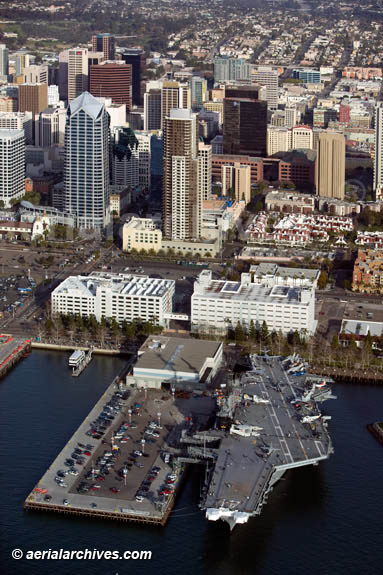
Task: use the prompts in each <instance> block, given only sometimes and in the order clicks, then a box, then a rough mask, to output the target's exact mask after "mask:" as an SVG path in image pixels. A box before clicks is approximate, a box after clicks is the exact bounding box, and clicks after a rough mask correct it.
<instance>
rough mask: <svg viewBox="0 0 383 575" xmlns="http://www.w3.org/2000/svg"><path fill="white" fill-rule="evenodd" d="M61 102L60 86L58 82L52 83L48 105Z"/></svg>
mask: <svg viewBox="0 0 383 575" xmlns="http://www.w3.org/2000/svg"><path fill="white" fill-rule="evenodd" d="M59 102H60V94H59V87H58V86H56V84H51V85H50V86H48V106H58V104H59Z"/></svg>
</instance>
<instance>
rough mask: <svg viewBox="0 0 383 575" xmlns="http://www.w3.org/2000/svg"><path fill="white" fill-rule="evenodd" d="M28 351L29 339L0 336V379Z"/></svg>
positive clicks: (6, 335) (29, 347) (29, 348)
mask: <svg viewBox="0 0 383 575" xmlns="http://www.w3.org/2000/svg"><path fill="white" fill-rule="evenodd" d="M30 351H31V341H30V340H29V339H21V338H14V337H12V336H11V335H9V334H0V378H1V377H4V376H5V375H6V374H7V373H8V372H9V371H10V370H11V369H12V368H13V367H14V366H15V365H16V364H17V363H18V362H19V361H20V360H21V359H23V358H24V357H25V356H26V355H27V354H28V353H29V352H30Z"/></svg>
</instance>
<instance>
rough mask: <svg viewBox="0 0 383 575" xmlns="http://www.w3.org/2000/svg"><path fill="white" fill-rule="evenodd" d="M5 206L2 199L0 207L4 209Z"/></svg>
mask: <svg viewBox="0 0 383 575" xmlns="http://www.w3.org/2000/svg"><path fill="white" fill-rule="evenodd" d="M4 207H5V204H4V200H0V209H3V208H4Z"/></svg>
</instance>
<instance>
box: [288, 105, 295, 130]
mask: <svg viewBox="0 0 383 575" xmlns="http://www.w3.org/2000/svg"><path fill="white" fill-rule="evenodd" d="M297 121H298V111H297V109H296V108H295V106H286V108H285V126H286V128H294V126H296V125H297Z"/></svg>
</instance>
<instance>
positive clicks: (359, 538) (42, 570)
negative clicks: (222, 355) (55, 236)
mask: <svg viewBox="0 0 383 575" xmlns="http://www.w3.org/2000/svg"><path fill="white" fill-rule="evenodd" d="M67 360H68V355H67V354H65V353H51V352H33V354H32V355H31V356H29V357H28V358H27V359H26V360H24V361H23V362H22V363H21V364H19V365H18V366H17V368H16V369H14V370H13V371H12V372H11V373H10V374H9V375H8V376H7V378H6V379H5V380H3V381H2V382H0V453H1V457H2V460H1V461H2V465H1V471H0V493H1V503H0V517H1V520H0V525H1V543H0V559H1V566H2V572H3V573H5V574H6V575H20V574H23V575H24V574H25V575H37V574H41V575H48V574H52V573H54V574H55V575H66V574H68V575H69V574H72V573H77V572H79V571H80V570H81V573H82V575H99V574H106V575H109V574H112V575H115V573H119V575H123V574H128V573H129V575H136V574H141V573H145V575H146V574H148V575H162V574H163V573H166V575H189V574H192V575H205V574H209V575H218V574H219V575H233V574H235V575H279V574H281V573H283V575H307V574H308V573H309V574H310V575H343V574H347V575H375V574H376V575H378V574H379V575H381V573H382V572H383V545H382V543H381V521H382V517H383V498H382V497H381V485H382V484H383V462H382V456H383V451H382V447H380V446H379V444H378V443H377V442H376V440H375V439H374V438H373V437H372V436H371V435H370V434H369V433H368V432H367V430H366V428H365V425H366V423H368V422H371V421H375V420H378V419H383V401H382V399H383V388H379V387H358V386H354V385H350V386H346V385H338V386H336V388H335V392H336V393H337V395H338V400H337V401H331V402H328V403H326V404H325V405H324V407H325V411H326V412H327V413H328V414H330V415H332V416H333V419H332V421H331V422H330V430H331V435H332V438H333V441H334V445H335V455H333V456H332V458H331V459H329V460H328V461H327V462H325V463H322V464H321V465H320V466H319V467H316V468H314V467H311V468H307V469H301V470H295V471H293V472H290V473H289V474H288V475H287V476H286V478H285V479H284V480H282V481H281V482H280V483H279V484H278V485H277V486H276V488H275V489H274V492H273V494H272V495H271V496H270V497H269V503H268V505H267V506H266V507H265V509H264V512H263V514H262V516H261V517H260V518H257V519H254V520H251V521H250V523H249V524H248V525H246V526H243V527H238V528H236V529H235V530H234V532H233V533H232V534H231V535H230V533H229V529H228V526H227V525H226V524H224V523H221V522H218V523H210V522H207V521H206V520H205V519H204V517H203V515H202V513H201V512H200V511H199V510H198V505H197V504H198V498H199V488H200V476H199V474H198V473H197V472H193V473H191V475H190V478H189V480H188V481H187V483H186V484H185V487H184V488H183V490H182V492H181V494H180V497H179V499H178V502H177V505H176V507H175V510H174V513H173V515H172V517H171V520H170V521H169V523H168V524H167V526H166V527H165V528H163V529H161V528H155V527H145V526H135V525H129V524H124V523H113V522H104V521H100V520H87V519H80V518H71V517H64V516H58V515H54V514H52V515H51V514H48V513H34V512H24V511H23V502H24V499H25V497H26V496H27V494H28V493H29V492H30V491H31V489H32V488H33V486H34V485H35V484H36V482H37V481H38V480H39V479H40V477H41V476H42V475H43V473H44V472H45V471H46V468H47V467H48V466H49V464H50V463H51V462H52V460H53V459H54V458H55V456H56V455H57V453H58V451H59V450H61V448H62V447H63V446H64V444H65V443H66V441H67V440H68V439H69V438H70V437H71V435H72V433H73V431H74V430H75V429H76V428H77V426H78V425H79V424H80V423H81V421H82V420H83V418H84V416H85V415H86V414H87V413H88V412H89V409H90V407H91V406H93V404H94V403H95V401H96V399H97V398H98V397H99V396H100V395H101V394H102V392H103V391H104V389H105V387H106V386H107V384H109V383H110V381H111V380H112V378H113V377H114V376H115V375H116V374H117V373H118V371H119V370H120V368H121V367H122V360H120V359H118V358H102V357H97V356H95V358H94V359H93V361H92V363H91V364H90V366H89V367H88V368H87V369H86V370H85V372H84V373H83V374H82V375H81V377H79V378H72V377H71V376H70V374H69V372H68V369H67ZM14 548H20V549H22V550H23V551H24V552H26V551H27V550H30V549H31V550H36V549H41V550H42V549H49V548H51V549H60V548H63V549H68V550H71V549H79V550H83V549H86V548H88V549H94V548H96V549H99V550H107V549H108V550H118V551H121V552H123V551H125V550H128V549H129V550H135V549H138V550H151V551H152V554H153V555H152V559H151V561H124V560H122V561H118V560H116V561H113V560H109V561H107V560H102V561H92V560H88V561H81V560H77V561H63V560H62V561H53V560H51V561H48V560H45V561H38V560H33V561H32V560H26V559H21V560H20V561H16V560H13V559H12V558H11V555H10V553H11V550H12V549H14Z"/></svg>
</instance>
